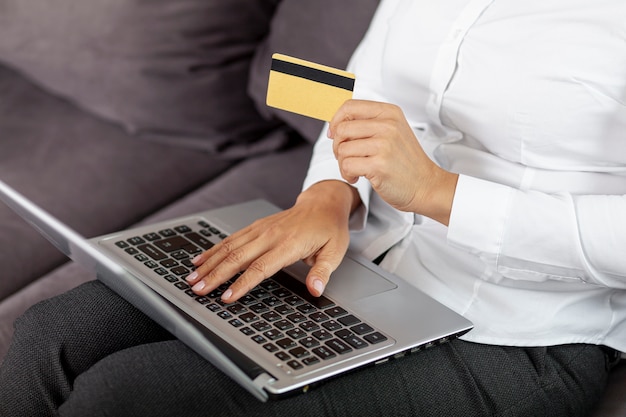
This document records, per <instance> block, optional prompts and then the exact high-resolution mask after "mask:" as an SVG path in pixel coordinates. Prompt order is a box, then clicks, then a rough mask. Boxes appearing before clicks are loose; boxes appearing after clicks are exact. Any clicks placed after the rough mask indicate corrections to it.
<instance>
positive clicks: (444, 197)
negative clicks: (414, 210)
mask: <svg viewBox="0 0 626 417" xmlns="http://www.w3.org/2000/svg"><path fill="white" fill-rule="evenodd" d="M432 178H433V182H432V186H431V189H430V192H429V193H428V195H427V196H426V200H425V204H424V208H423V210H422V212H421V213H419V214H422V215H424V216H427V217H430V218H431V219H433V220H436V221H438V222H439V223H441V224H443V225H445V226H448V224H449V223H450V215H451V213H452V202H453V201H454V193H455V192H456V185H457V182H458V180H459V175H458V174H455V173H452V172H449V171H446V170H443V169H440V168H439V169H438V170H437V171H436V173H435V174H434V175H433V177H432Z"/></svg>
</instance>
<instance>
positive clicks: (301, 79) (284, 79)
mask: <svg viewBox="0 0 626 417" xmlns="http://www.w3.org/2000/svg"><path fill="white" fill-rule="evenodd" d="M354 80H355V77H354V74H352V73H349V72H347V71H342V70H340V69H336V68H332V67H327V66H325V65H320V64H316V63H314V62H309V61H305V60H303V59H299V58H294V57H290V56H287V55H282V54H274V55H272V68H271V70H270V79H269V83H268V87H267V105H268V106H271V107H275V108H278V109H281V110H287V111H290V112H294V113H298V114H302V115H304V116H309V117H313V118H315V119H320V120H325V121H327V122H328V121H330V119H332V117H333V116H334V114H335V113H336V112H337V110H338V109H339V107H341V105H342V104H343V103H344V102H345V101H346V100H349V99H351V98H352V90H353V89H354Z"/></svg>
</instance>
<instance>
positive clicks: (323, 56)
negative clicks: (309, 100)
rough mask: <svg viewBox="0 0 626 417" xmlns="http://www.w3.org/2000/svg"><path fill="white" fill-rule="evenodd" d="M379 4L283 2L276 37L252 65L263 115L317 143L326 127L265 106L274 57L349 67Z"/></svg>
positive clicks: (365, 0)
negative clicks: (277, 120)
mask: <svg viewBox="0 0 626 417" xmlns="http://www.w3.org/2000/svg"><path fill="white" fill-rule="evenodd" d="M378 3H379V0H341V1H337V0H316V1H302V0H282V1H281V3H280V5H279V6H278V8H277V9H276V13H275V14H274V18H273V19H272V24H271V28H270V33H269V35H268V37H267V39H266V40H265V41H264V42H263V43H262V44H261V46H260V47H259V48H258V49H257V51H256V52H255V55H254V60H253V62H252V67H251V74H250V85H249V91H250V96H251V97H252V98H253V99H254V100H255V102H256V104H257V107H258V108H259V111H260V112H261V113H262V114H263V115H265V116H266V117H268V118H277V119H280V120H283V121H284V122H286V123H287V124H289V125H291V126H292V127H293V128H295V129H296V130H297V131H298V132H299V133H300V134H301V135H302V136H303V137H305V138H306V139H308V140H309V141H315V140H316V139H317V137H318V135H319V133H320V131H321V129H322V126H323V122H321V121H319V120H316V119H310V118H307V117H304V116H300V115H298V114H295V113H289V112H286V111H283V110H277V109H273V108H269V107H267V106H266V104H265V96H266V94H267V82H268V74H269V70H270V66H271V62H272V54H273V53H275V52H279V53H283V54H286V55H292V56H296V57H298V58H302V59H306V60H309V61H313V62H318V63H320V64H324V65H329V66H331V67H336V68H345V67H346V65H347V63H348V60H349V59H350V56H351V55H352V52H353V51H354V49H355V48H356V46H357V45H358V43H359V42H360V40H361V38H362V37H363V35H364V34H365V31H366V30H367V28H368V27H369V23H370V21H371V19H372V16H373V15H374V12H375V10H376V7H377V6H378ZM357 75H358V74H357Z"/></svg>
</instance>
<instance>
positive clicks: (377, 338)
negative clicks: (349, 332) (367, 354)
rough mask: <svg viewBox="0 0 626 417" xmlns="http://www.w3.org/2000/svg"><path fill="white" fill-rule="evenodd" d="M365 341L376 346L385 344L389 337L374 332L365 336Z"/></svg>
mask: <svg viewBox="0 0 626 417" xmlns="http://www.w3.org/2000/svg"><path fill="white" fill-rule="evenodd" d="M363 339H365V340H367V341H368V342H370V343H371V344H373V345H375V344H376V343H380V342H384V341H385V340H387V337H386V336H385V335H383V334H381V333H379V332H374V333H370V334H368V335H365V336H363Z"/></svg>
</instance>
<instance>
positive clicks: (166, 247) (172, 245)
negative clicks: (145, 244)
mask: <svg viewBox="0 0 626 417" xmlns="http://www.w3.org/2000/svg"><path fill="white" fill-rule="evenodd" d="M154 245H155V246H156V247H157V248H159V249H161V250H162V251H163V252H167V253H170V252H174V251H179V250H181V249H184V248H185V247H186V246H189V245H192V243H191V242H190V241H188V240H187V239H185V238H184V237H182V236H172V237H168V238H166V239H163V240H157V241H155V242H154ZM192 246H193V245H192Z"/></svg>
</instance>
